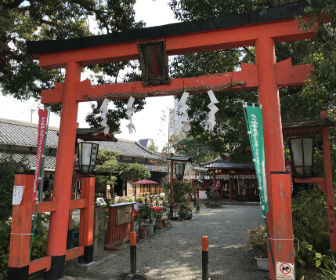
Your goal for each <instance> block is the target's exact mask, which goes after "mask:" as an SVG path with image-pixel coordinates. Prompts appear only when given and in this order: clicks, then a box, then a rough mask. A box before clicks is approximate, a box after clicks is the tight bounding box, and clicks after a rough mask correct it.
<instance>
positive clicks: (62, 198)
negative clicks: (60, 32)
mask: <svg viewBox="0 0 336 280" xmlns="http://www.w3.org/2000/svg"><path fill="white" fill-rule="evenodd" d="M80 75H81V66H80V64H79V63H77V62H69V63H68V64H67V65H66V75H65V82H64V90H63V102H62V113H61V123H60V130H59V131H60V134H59V140H58V149H57V157H56V168H55V169H56V172H55V181H54V188H53V199H54V200H56V209H57V211H55V212H52V213H51V216H50V228H52V230H49V235H48V250H47V255H49V256H51V269H50V270H49V271H48V272H47V273H46V278H47V279H58V278H60V277H62V276H63V270H64V263H65V258H66V244H67V232H68V231H67V229H68V219H69V211H70V196H71V188H70V187H69V186H71V182H72V171H73V159H74V158H73V157H74V151H75V139H76V129H77V111H78V102H77V101H76V100H75V96H76V94H75V92H76V86H77V84H78V83H79V82H80Z"/></svg>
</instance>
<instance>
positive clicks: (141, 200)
mask: <svg viewBox="0 0 336 280" xmlns="http://www.w3.org/2000/svg"><path fill="white" fill-rule="evenodd" d="M136 202H138V203H144V202H145V198H144V197H142V196H138V197H137V198H136Z"/></svg>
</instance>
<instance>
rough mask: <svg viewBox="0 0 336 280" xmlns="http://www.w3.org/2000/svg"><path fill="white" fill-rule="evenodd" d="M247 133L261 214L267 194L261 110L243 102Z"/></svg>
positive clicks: (266, 202) (266, 200) (264, 208)
mask: <svg viewBox="0 0 336 280" xmlns="http://www.w3.org/2000/svg"><path fill="white" fill-rule="evenodd" d="M244 115H245V120H246V124H247V133H248V135H249V138H250V143H251V148H252V155H253V162H254V168H255V172H256V176H257V180H258V189H259V197H260V207H261V214H262V215H263V216H265V215H266V213H268V196H267V184H266V172H265V150H264V132H263V120H262V111H261V108H260V107H255V106H247V104H246V103H245V104H244Z"/></svg>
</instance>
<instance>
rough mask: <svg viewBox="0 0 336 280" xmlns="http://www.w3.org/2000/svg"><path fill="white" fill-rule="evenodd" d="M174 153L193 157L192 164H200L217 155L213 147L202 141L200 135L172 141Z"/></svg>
mask: <svg viewBox="0 0 336 280" xmlns="http://www.w3.org/2000/svg"><path fill="white" fill-rule="evenodd" d="M173 147H174V150H175V152H176V153H179V154H182V155H188V156H189V157H191V158H192V159H193V164H200V163H202V162H207V161H211V160H213V159H215V158H216V157H217V155H218V153H216V152H215V151H214V150H213V147H212V146H210V145H207V143H203V142H202V141H201V139H200V137H198V136H195V137H191V136H187V137H185V138H183V139H180V140H178V141H177V142H175V143H173Z"/></svg>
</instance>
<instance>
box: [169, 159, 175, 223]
mask: <svg viewBox="0 0 336 280" xmlns="http://www.w3.org/2000/svg"><path fill="white" fill-rule="evenodd" d="M173 187H174V163H173V160H170V195H169V208H170V213H169V215H170V219H171V220H172V219H173V212H174V199H173Z"/></svg>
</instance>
